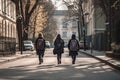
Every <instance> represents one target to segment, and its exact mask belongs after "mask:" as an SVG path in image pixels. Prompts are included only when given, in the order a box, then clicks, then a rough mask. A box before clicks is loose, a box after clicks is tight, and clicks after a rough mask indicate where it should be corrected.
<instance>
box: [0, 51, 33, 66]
mask: <svg viewBox="0 0 120 80" xmlns="http://www.w3.org/2000/svg"><path fill="white" fill-rule="evenodd" d="M33 54H34V53H31V54H30V55H24V56H20V57H16V58H13V59H7V60H5V61H2V62H0V64H4V63H7V62H12V61H15V60H18V59H22V58H25V57H28V56H31V55H33Z"/></svg>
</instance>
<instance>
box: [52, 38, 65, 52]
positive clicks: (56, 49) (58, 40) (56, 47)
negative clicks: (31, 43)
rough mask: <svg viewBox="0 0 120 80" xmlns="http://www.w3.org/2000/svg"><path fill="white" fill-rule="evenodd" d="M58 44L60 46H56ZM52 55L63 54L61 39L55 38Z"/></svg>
mask: <svg viewBox="0 0 120 80" xmlns="http://www.w3.org/2000/svg"><path fill="white" fill-rule="evenodd" d="M58 44H60V46H58ZM53 53H54V54H58V53H61V54H62V53H64V41H63V39H61V38H60V39H59V38H57V39H56V40H55V42H54V50H53Z"/></svg>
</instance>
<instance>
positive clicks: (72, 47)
mask: <svg viewBox="0 0 120 80" xmlns="http://www.w3.org/2000/svg"><path fill="white" fill-rule="evenodd" d="M70 50H71V51H78V42H77V40H75V39H72V40H71V41H70Z"/></svg>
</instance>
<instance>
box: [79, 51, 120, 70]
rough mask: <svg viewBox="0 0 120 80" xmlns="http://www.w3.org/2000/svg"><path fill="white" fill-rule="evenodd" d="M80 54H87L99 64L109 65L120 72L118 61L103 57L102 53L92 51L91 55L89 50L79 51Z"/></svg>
mask: <svg viewBox="0 0 120 80" xmlns="http://www.w3.org/2000/svg"><path fill="white" fill-rule="evenodd" d="M80 52H82V53H84V54H87V55H89V56H91V57H94V58H95V59H97V60H100V61H101V62H104V63H106V64H107V65H109V66H111V67H113V68H115V69H117V70H120V60H117V59H114V58H110V57H107V56H105V53H104V51H95V50H93V51H92V53H91V50H86V51H84V50H80Z"/></svg>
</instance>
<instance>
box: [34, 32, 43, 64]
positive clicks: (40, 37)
mask: <svg viewBox="0 0 120 80" xmlns="http://www.w3.org/2000/svg"><path fill="white" fill-rule="evenodd" d="M35 47H36V53H37V55H38V58H39V64H41V63H43V57H44V52H45V39H44V38H43V35H42V33H40V34H39V35H38V38H37V39H36V41H35Z"/></svg>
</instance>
